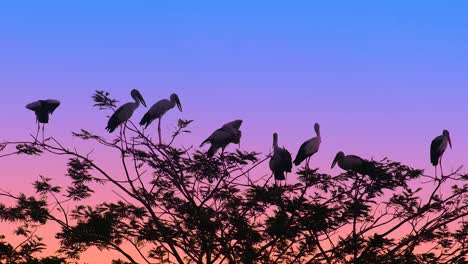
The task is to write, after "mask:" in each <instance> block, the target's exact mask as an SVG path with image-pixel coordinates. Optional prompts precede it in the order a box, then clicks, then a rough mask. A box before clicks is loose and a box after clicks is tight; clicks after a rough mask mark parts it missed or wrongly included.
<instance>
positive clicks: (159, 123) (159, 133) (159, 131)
mask: <svg viewBox="0 0 468 264" xmlns="http://www.w3.org/2000/svg"><path fill="white" fill-rule="evenodd" d="M158 136H159V145H162V140H161V118H158Z"/></svg>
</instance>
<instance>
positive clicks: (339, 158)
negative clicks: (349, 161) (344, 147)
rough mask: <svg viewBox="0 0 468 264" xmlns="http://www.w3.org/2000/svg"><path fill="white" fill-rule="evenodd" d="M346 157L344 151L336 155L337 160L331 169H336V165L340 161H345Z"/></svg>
mask: <svg viewBox="0 0 468 264" xmlns="http://www.w3.org/2000/svg"><path fill="white" fill-rule="evenodd" d="M344 157H345V154H344V152H343V151H340V152H338V153H336V156H335V159H334V160H333V162H332V165H331V168H332V169H333V167H335V165H336V163H337V162H338V161H340V160H342V159H344Z"/></svg>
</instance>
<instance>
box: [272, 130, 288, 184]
mask: <svg viewBox="0 0 468 264" xmlns="http://www.w3.org/2000/svg"><path fill="white" fill-rule="evenodd" d="M269 165H270V170H271V171H272V172H273V176H274V177H275V185H276V183H277V181H286V175H287V173H288V172H291V169H292V157H291V153H289V151H287V150H286V149H285V148H284V147H283V148H281V147H279V146H278V134H276V133H274V134H273V156H271V159H270V163H269Z"/></svg>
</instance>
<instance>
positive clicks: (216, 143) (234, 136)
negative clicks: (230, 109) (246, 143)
mask: <svg viewBox="0 0 468 264" xmlns="http://www.w3.org/2000/svg"><path fill="white" fill-rule="evenodd" d="M236 121H238V120H236ZM239 121H240V124H239V126H235V127H234V126H231V125H228V126H226V125H223V127H221V128H220V129H217V130H216V131H214V132H213V133H212V134H211V135H210V136H209V137H208V138H207V139H205V140H204V141H203V142H202V143H201V145H200V147H202V146H203V145H205V144H206V143H210V144H211V146H210V148H209V149H208V152H207V156H208V157H210V158H211V157H213V156H214V154H215V153H216V151H218V149H220V148H221V149H222V152H224V149H225V148H226V147H227V145H229V144H230V143H233V144H240V139H241V137H242V132H241V131H240V130H239V129H236V127H238V128H240V125H241V124H242V120H239ZM230 123H232V122H230ZM237 123H239V122H237ZM228 124H229V123H228Z"/></svg>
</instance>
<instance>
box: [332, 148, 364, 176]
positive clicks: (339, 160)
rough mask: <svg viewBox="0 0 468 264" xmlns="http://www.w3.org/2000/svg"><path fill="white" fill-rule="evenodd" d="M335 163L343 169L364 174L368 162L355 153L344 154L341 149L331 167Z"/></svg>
mask: <svg viewBox="0 0 468 264" xmlns="http://www.w3.org/2000/svg"><path fill="white" fill-rule="evenodd" d="M336 164H338V166H339V167H340V168H342V169H343V170H345V171H352V172H357V173H360V174H366V167H367V165H368V164H369V162H368V161H366V160H364V159H362V158H361V157H358V156H355V155H345V154H344V152H343V151H340V152H338V153H337V154H336V156H335V159H334V160H333V163H332V165H331V168H332V169H333V167H335V165H336Z"/></svg>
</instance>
